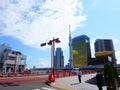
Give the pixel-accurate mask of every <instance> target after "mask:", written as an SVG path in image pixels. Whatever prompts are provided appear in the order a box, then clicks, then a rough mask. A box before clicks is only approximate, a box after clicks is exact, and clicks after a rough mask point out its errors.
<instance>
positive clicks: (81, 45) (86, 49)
mask: <svg viewBox="0 0 120 90" xmlns="http://www.w3.org/2000/svg"><path fill="white" fill-rule="evenodd" d="M72 53H73V66H75V67H76V66H78V67H79V66H87V65H88V64H89V61H90V59H91V50H90V39H89V37H88V36H86V35H80V36H77V37H74V38H73V39H72Z"/></svg>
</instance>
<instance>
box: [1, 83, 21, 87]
mask: <svg viewBox="0 0 120 90" xmlns="http://www.w3.org/2000/svg"><path fill="white" fill-rule="evenodd" d="M0 85H1V86H3V87H7V86H20V85H19V84H15V83H0Z"/></svg>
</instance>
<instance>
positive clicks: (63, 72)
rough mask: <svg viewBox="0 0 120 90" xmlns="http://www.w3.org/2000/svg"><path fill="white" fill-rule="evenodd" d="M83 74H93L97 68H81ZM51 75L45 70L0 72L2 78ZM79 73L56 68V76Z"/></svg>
mask: <svg viewBox="0 0 120 90" xmlns="http://www.w3.org/2000/svg"><path fill="white" fill-rule="evenodd" d="M81 71H82V74H91V73H96V71H95V70H81ZM46 74H47V75H49V74H51V71H49V72H48V71H44V72H39V71H38V72H36V71H35V72H34V71H32V72H29V71H27V72H24V73H15V74H14V73H0V78H2V77H22V76H36V75H46ZM74 75H77V73H76V72H72V71H71V70H55V77H56V78H59V77H67V76H74Z"/></svg>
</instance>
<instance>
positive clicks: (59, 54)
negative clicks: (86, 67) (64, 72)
mask: <svg viewBox="0 0 120 90" xmlns="http://www.w3.org/2000/svg"><path fill="white" fill-rule="evenodd" d="M54 66H55V68H61V67H64V56H63V51H62V49H61V48H56V55H55V61H54Z"/></svg>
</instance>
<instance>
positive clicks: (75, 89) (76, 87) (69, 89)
mask: <svg viewBox="0 0 120 90" xmlns="http://www.w3.org/2000/svg"><path fill="white" fill-rule="evenodd" d="M95 75H96V74H86V75H82V78H81V80H82V83H79V81H78V77H77V76H70V77H64V78H57V79H56V81H55V82H54V83H52V84H51V85H52V86H53V87H56V88H61V89H63V90H98V88H97V86H96V85H95V84H90V83H88V82H87V81H88V80H89V79H91V78H93V77H95ZM103 90H106V86H103Z"/></svg>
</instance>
